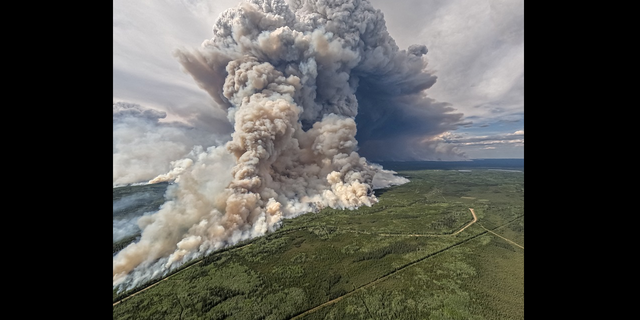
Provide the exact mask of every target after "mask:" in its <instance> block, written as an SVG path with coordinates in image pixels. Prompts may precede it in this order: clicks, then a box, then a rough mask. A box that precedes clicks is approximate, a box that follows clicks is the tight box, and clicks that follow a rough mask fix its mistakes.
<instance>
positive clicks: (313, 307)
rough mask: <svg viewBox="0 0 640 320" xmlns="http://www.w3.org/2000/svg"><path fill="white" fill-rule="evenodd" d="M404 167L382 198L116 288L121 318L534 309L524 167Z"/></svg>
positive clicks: (468, 314)
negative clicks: (527, 290)
mask: <svg viewBox="0 0 640 320" xmlns="http://www.w3.org/2000/svg"><path fill="white" fill-rule="evenodd" d="M399 172H400V174H401V175H403V176H406V177H408V178H409V179H410V180H411V182H410V183H407V184H405V185H402V186H397V187H392V188H388V189H384V190H376V194H377V195H378V197H379V200H380V202H379V203H377V204H375V205H374V206H372V207H362V208H360V209H358V210H353V211H349V210H345V211H343V210H333V209H324V210H322V211H320V212H319V213H316V214H314V213H310V214H306V215H302V216H299V217H297V218H295V219H291V220H287V221H286V222H285V223H284V225H283V227H282V228H281V229H279V230H277V231H276V232H274V233H272V234H269V235H266V236H264V237H260V238H256V239H253V240H250V241H247V242H245V243H241V244H238V245H236V246H235V247H233V248H229V249H228V250H224V251H222V252H218V253H214V254H212V255H210V256H208V257H206V258H204V259H202V260H200V261H194V262H193V263H190V264H188V265H187V266H185V267H184V268H182V269H181V270H179V271H178V272H175V273H173V274H172V275H170V276H168V277H166V278H165V279H163V280H161V281H158V282H156V283H154V284H153V286H149V287H147V288H145V289H144V290H143V291H137V290H136V291H137V292H136V291H133V292H124V293H121V294H117V293H116V292H115V291H114V293H113V302H114V306H113V318H114V319H292V318H295V319H307V320H308V319H522V318H524V172H515V171H495V170H487V169H479V170H476V169H474V170H470V171H468V170H465V171H456V170H415V171H399ZM470 208H471V209H473V211H474V212H475V215H476V216H477V221H476V222H475V223H472V224H470V223H471V222H473V221H474V219H473V215H472V211H471V210H470ZM469 224H470V225H469ZM467 225H468V227H467V228H466V229H464V230H463V231H461V232H459V233H456V232H457V231H459V230H460V229H462V228H463V227H465V226H467ZM129 241H131V240H129ZM114 250H116V248H115V244H114ZM138 290H139V289H138Z"/></svg>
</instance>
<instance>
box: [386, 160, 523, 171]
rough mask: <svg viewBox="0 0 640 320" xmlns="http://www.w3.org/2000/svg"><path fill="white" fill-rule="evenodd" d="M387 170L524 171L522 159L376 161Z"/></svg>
mask: <svg viewBox="0 0 640 320" xmlns="http://www.w3.org/2000/svg"><path fill="white" fill-rule="evenodd" d="M376 163H378V164H380V165H382V167H383V168H385V169H388V170H394V171H400V170H425V169H439V170H458V169H467V170H468V169H474V168H475V169H509V170H521V171H524V159H472V160H467V161H378V162H376Z"/></svg>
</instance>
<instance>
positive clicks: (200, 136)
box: [113, 102, 228, 185]
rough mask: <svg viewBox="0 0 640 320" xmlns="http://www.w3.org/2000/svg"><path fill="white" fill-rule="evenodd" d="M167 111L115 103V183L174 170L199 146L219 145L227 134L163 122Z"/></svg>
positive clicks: (144, 179) (138, 180)
mask: <svg viewBox="0 0 640 320" xmlns="http://www.w3.org/2000/svg"><path fill="white" fill-rule="evenodd" d="M165 117H166V112H164V111H159V110H155V109H151V108H145V107H142V106H140V105H138V104H132V103H126V102H116V103H114V104H113V184H114V185H122V184H130V183H135V182H141V181H148V180H151V179H153V178H155V177H156V176H158V175H160V174H164V173H167V172H168V171H169V170H170V169H171V162H172V161H175V160H177V159H181V158H183V157H185V156H186V155H187V154H188V153H189V152H190V151H191V149H192V148H193V147H194V146H196V145H219V144H222V143H223V142H224V141H225V140H227V139H228V137H226V136H225V135H223V134H218V133H216V132H211V131H205V130H203V129H199V128H195V127H192V126H190V125H188V124H184V123H179V122H160V120H162V119H164V118H165Z"/></svg>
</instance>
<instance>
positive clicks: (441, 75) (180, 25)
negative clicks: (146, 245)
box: [113, 0, 524, 179]
mask: <svg viewBox="0 0 640 320" xmlns="http://www.w3.org/2000/svg"><path fill="white" fill-rule="evenodd" d="M370 2H371V4H372V5H373V6H374V7H375V8H377V9H380V10H381V11H382V12H383V14H384V17H385V20H386V26H387V30H388V31H389V33H390V35H391V37H393V38H394V39H395V41H396V44H397V45H398V46H399V47H400V49H407V48H408V47H409V46H410V45H412V44H424V45H426V47H427V49H428V52H427V54H426V55H425V57H426V59H427V61H428V70H429V71H430V72H432V73H433V74H434V75H435V76H437V81H436V83H435V84H434V85H433V86H432V87H431V88H429V89H427V90H426V94H427V96H428V97H430V98H432V99H435V100H436V101H438V102H446V103H448V104H449V105H450V106H451V107H452V108H453V109H455V112H459V113H462V114H463V115H464V116H463V119H462V122H461V123H462V124H461V125H460V126H459V127H458V128H457V129H455V130H450V131H448V132H445V133H443V134H441V135H440V136H438V137H437V139H438V140H439V141H440V142H441V143H443V144H450V145H452V146H456V148H458V149H459V150H460V151H462V152H463V153H464V154H465V155H466V157H467V158H468V159H481V158H524V0H504V1H498V0H446V1H445V0H396V1H386V0H370ZM238 3H239V0H216V1H197V0H154V1H123V0H114V2H113V101H114V161H122V163H123V164H127V165H132V163H133V162H134V161H135V159H133V158H132V157H133V156H131V154H132V152H133V151H131V152H129V153H127V154H126V155H125V154H124V153H123V152H122V156H121V157H120V158H118V160H116V157H115V154H116V149H119V150H122V149H123V148H124V147H123V145H124V144H125V143H130V141H128V140H127V138H126V137H127V136H128V135H129V136H130V135H131V134H132V133H136V132H137V133H138V134H139V133H140V130H144V128H146V127H148V126H150V125H154V126H161V127H162V131H160V130H159V131H158V135H157V137H156V139H157V140H162V142H163V143H167V142H168V141H169V142H174V143H175V144H176V145H177V146H179V147H178V148H175V150H177V151H176V153H175V154H164V155H163V156H164V157H165V158H164V159H162V161H164V162H163V163H166V162H167V161H168V159H170V158H175V160H178V159H179V158H180V157H181V155H182V154H184V153H186V152H188V150H189V149H190V148H191V147H192V146H193V144H207V142H210V143H214V141H215V143H219V141H222V140H224V139H223V138H222V137H224V136H225V135H226V134H228V133H230V132H231V130H232V126H231V124H230V123H229V122H228V120H227V117H226V113H225V112H224V111H222V109H220V108H217V107H216V102H214V101H213V99H212V98H211V97H210V96H209V95H208V94H207V93H206V92H205V91H204V90H202V89H201V88H199V87H198V85H197V84H196V82H195V81H194V80H193V78H192V77H191V76H190V75H189V74H187V73H186V72H184V71H183V70H182V66H181V65H180V63H179V62H178V61H177V59H176V58H175V57H174V56H173V55H172V52H173V51H174V50H175V49H178V48H182V49H188V48H194V47H198V46H200V44H201V43H202V42H203V41H204V40H206V39H210V38H211V37H212V26H213V25H214V23H215V21H216V20H217V18H218V16H219V15H220V14H221V13H222V12H223V11H224V10H225V9H227V8H230V7H234V6H236V5H237V4H238ZM116 103H119V104H121V105H127V104H137V105H139V106H141V108H142V109H155V110H157V111H158V113H153V114H149V113H145V117H143V118H144V121H142V120H141V121H142V122H139V123H138V124H139V125H138V129H137V130H138V131H136V130H134V129H131V128H127V129H126V130H125V129H124V126H125V125H124V124H123V123H120V122H119V123H118V127H117V128H116V107H115V104H116ZM118 110H120V109H118ZM139 114H142V111H140V112H139ZM176 121H180V122H183V123H185V124H186V125H185V126H182V127H181V126H180V125H177V124H176ZM142 123H144V125H140V124H142ZM184 127H191V128H192V129H191V130H190V131H188V132H186V131H184V130H182V129H180V128H184ZM116 136H117V137H125V138H123V139H121V140H117V141H116V139H115V137H116ZM209 136H211V137H213V138H211V140H210V141H207V138H205V137H209ZM147 139H154V137H152V136H150V137H149V136H148V137H147ZM185 141H191V144H189V143H187V142H185ZM145 143H146V142H145ZM139 144H140V145H142V144H143V143H142V142H139ZM145 145H146V146H149V145H151V144H149V143H146V144H145ZM129 148H132V149H134V150H135V151H136V152H143V151H144V152H153V150H151V149H154V148H150V150H143V149H144V148H138V147H135V144H131V143H130V145H129ZM155 149H156V150H157V148H155ZM178 151H179V152H178ZM158 161H161V160H158ZM138 165H140V166H141V167H143V166H153V164H150V165H148V164H138ZM165 165H166V164H165ZM114 168H115V166H114ZM114 170H115V169H114ZM158 170H161V169H158ZM114 176H115V172H114ZM114 179H115V178H114Z"/></svg>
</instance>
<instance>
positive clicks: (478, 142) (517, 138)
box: [439, 130, 524, 146]
mask: <svg viewBox="0 0 640 320" xmlns="http://www.w3.org/2000/svg"><path fill="white" fill-rule="evenodd" d="M439 139H440V140H441V141H443V142H445V143H452V144H456V145H459V146H491V145H496V144H509V145H515V146H520V145H524V130H518V131H515V132H513V133H506V134H496V135H485V136H468V135H467V134H454V133H446V134H443V135H442V136H440V137H439Z"/></svg>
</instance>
